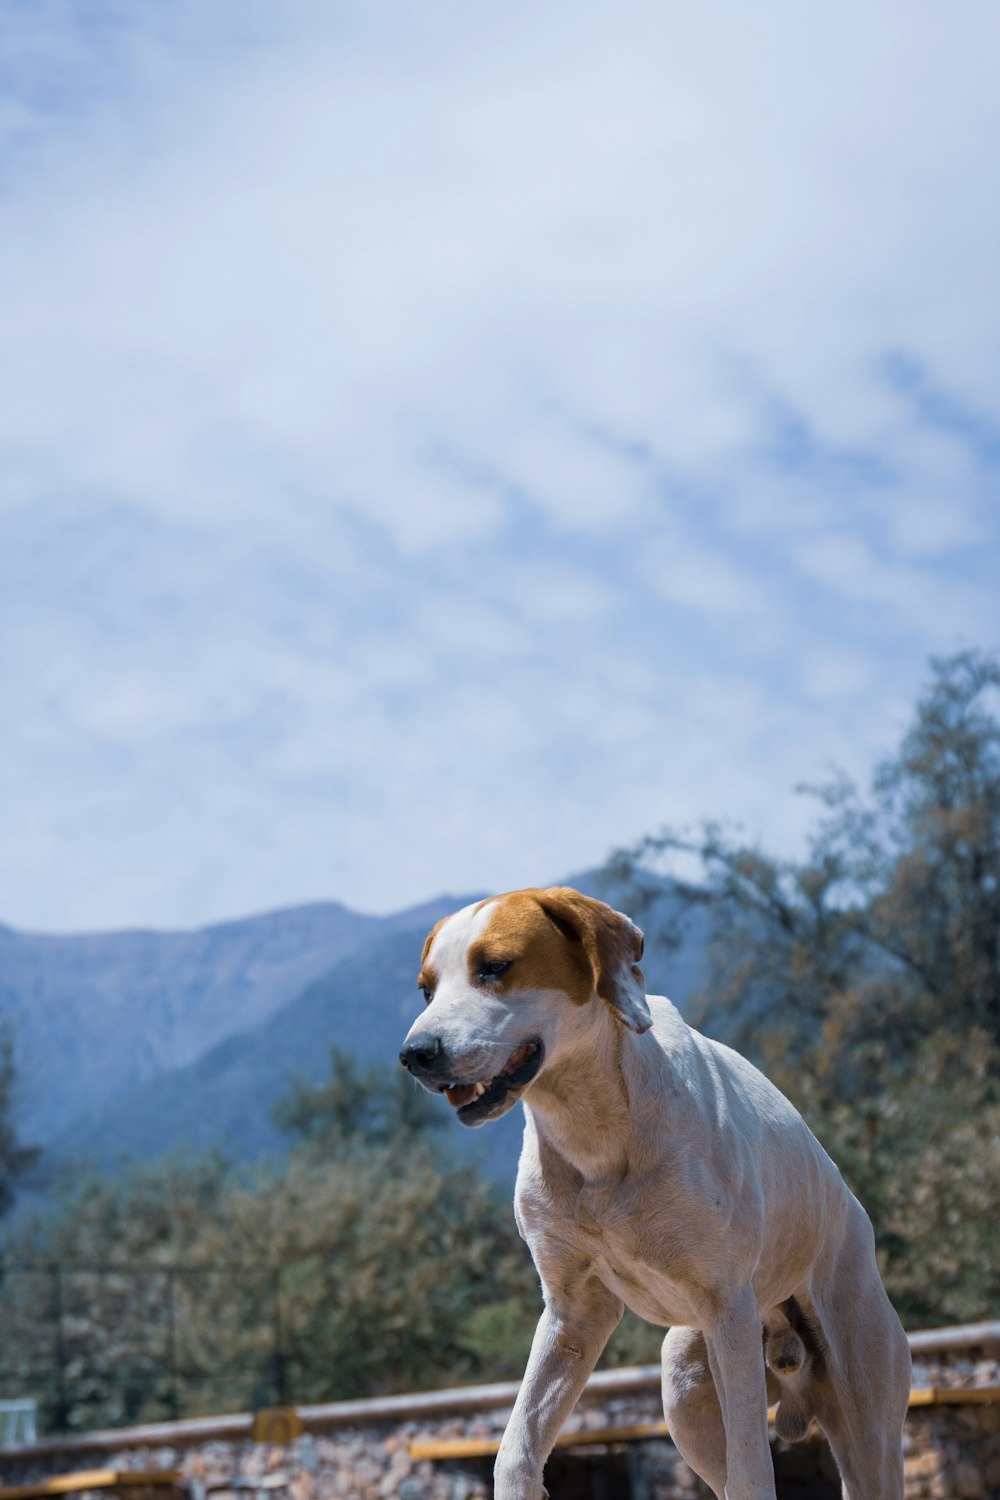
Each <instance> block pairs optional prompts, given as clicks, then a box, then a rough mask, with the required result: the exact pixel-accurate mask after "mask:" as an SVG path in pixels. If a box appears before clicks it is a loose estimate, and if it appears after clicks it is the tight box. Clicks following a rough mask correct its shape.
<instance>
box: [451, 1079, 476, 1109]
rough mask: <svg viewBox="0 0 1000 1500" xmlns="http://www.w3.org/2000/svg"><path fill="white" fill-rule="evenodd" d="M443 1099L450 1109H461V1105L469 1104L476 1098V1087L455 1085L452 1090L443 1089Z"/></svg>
mask: <svg viewBox="0 0 1000 1500" xmlns="http://www.w3.org/2000/svg"><path fill="white" fill-rule="evenodd" d="M445 1097H446V1098H447V1100H448V1103H449V1104H450V1105H451V1107H452V1109H461V1108H462V1105H463V1104H471V1103H472V1101H473V1099H474V1098H475V1097H476V1085H475V1084H474V1083H456V1085H455V1087H454V1088H453V1089H445Z"/></svg>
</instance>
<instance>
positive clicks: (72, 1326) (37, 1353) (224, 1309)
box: [0, 1261, 333, 1433]
mask: <svg viewBox="0 0 1000 1500" xmlns="http://www.w3.org/2000/svg"><path fill="white" fill-rule="evenodd" d="M289 1270H290V1268H289V1267H288V1266H287V1265H286V1266H279V1267H275V1266H262V1265H258V1266H255V1265H240V1266H231V1265H225V1266H218V1265H217V1266H201V1265H177V1264H170V1265H155V1266H125V1265H80V1264H70V1263H67V1262H65V1261H60V1262H45V1263H23V1262H22V1263H14V1264H9V1263H8V1264H0V1398H7V1399H16V1398H22V1399H25V1398H27V1399H32V1400H34V1401H35V1402H36V1404H37V1408H38V1421H39V1428H40V1430H41V1431H42V1432H49V1433H59V1432H69V1431H81V1430H84V1429H87V1428H90V1427H94V1426H97V1425H100V1426H117V1425H120V1424H128V1423H134V1422H143V1421H155V1420H170V1419H174V1418H177V1417H181V1416H191V1415H196V1414H199V1413H205V1412H213V1411H215V1412H218V1411H240V1410H247V1409H250V1408H253V1407H259V1406H265V1405H271V1404H284V1403H285V1402H288V1401H291V1400H293V1399H295V1392H294V1386H295V1384H296V1383H297V1382H296V1376H297V1375H298V1377H299V1381H298V1383H301V1377H302V1373H303V1365H304V1361H305V1362H306V1363H307V1362H308V1352H307V1351H304V1350H302V1349H291V1350H289V1349H288V1348H287V1347H286V1334H285V1329H284V1325H283V1317H282V1300H283V1295H284V1293H283V1285H282V1282H283V1277H284V1276H285V1275H286V1274H288V1272H289ZM332 1290H333V1289H332V1288H331V1291H332Z"/></svg>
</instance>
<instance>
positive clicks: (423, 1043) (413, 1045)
mask: <svg viewBox="0 0 1000 1500" xmlns="http://www.w3.org/2000/svg"><path fill="white" fill-rule="evenodd" d="M443 1052H444V1048H443V1047H442V1045H441V1038H440V1037H439V1036H432V1035H431V1033H430V1032H429V1031H419V1032H418V1033H417V1035H416V1036H415V1037H411V1038H410V1040H409V1041H408V1042H407V1044H406V1046H405V1047H404V1048H403V1050H402V1052H401V1053H400V1054H399V1060H400V1062H401V1063H402V1064H403V1067H404V1068H408V1069H409V1070H410V1072H411V1073H433V1072H434V1069H435V1068H436V1067H437V1065H438V1062H439V1060H440V1058H441V1054H442V1053H443Z"/></svg>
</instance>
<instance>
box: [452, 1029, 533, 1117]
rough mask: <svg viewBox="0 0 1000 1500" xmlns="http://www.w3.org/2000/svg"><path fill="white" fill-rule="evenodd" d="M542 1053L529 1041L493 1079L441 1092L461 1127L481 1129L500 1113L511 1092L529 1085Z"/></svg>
mask: <svg viewBox="0 0 1000 1500" xmlns="http://www.w3.org/2000/svg"><path fill="white" fill-rule="evenodd" d="M543 1051H544V1048H543V1047H542V1043H541V1041H540V1040H539V1039H538V1038H537V1037H533V1038H532V1040H531V1041H528V1042H522V1043H521V1045H520V1046H519V1047H515V1048H514V1051H513V1052H512V1053H511V1054H510V1056H509V1057H508V1059H507V1061H506V1062H505V1063H504V1065H503V1067H502V1068H501V1070H500V1072H499V1073H498V1074H497V1076H496V1077H495V1078H487V1079H483V1080H481V1081H480V1082H479V1083H453V1084H451V1085H450V1086H442V1090H441V1091H442V1093H443V1094H444V1095H445V1097H446V1098H447V1100H448V1103H449V1104H450V1105H451V1107H452V1109H454V1110H455V1111H456V1112H457V1114H458V1118H459V1119H460V1120H461V1122H462V1124H463V1125H482V1124H484V1123H485V1121H486V1120H490V1119H492V1118H493V1116H494V1115H496V1114H499V1113H500V1112H501V1111H502V1109H503V1107H504V1106H505V1105H506V1104H507V1101H508V1098H509V1096H510V1094H511V1093H512V1092H513V1091H514V1090H517V1089H523V1088H524V1087H525V1086H526V1085H527V1084H529V1083H530V1082H531V1080H532V1079H533V1078H534V1076H535V1074H536V1073H537V1072H538V1069H539V1068H540V1067H541V1065H542V1054H543ZM511 1102H513V1101H511Z"/></svg>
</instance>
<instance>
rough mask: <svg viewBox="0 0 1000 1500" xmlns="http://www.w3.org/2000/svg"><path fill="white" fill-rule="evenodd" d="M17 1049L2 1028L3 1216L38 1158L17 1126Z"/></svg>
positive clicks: (0, 1142)
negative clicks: (15, 1066)
mask: <svg viewBox="0 0 1000 1500" xmlns="http://www.w3.org/2000/svg"><path fill="white" fill-rule="evenodd" d="M14 1084H15V1072H14V1048H13V1045H12V1043H11V1039H10V1037H9V1035H8V1034H7V1033H6V1032H5V1031H3V1030H2V1029H0V1217H2V1216H3V1215H4V1214H5V1213H7V1211H8V1210H9V1209H10V1207H11V1205H12V1204H13V1202H14V1196H15V1192H16V1185H17V1182H18V1180H19V1179H20V1178H22V1177H23V1176H24V1175H25V1173H26V1172H27V1171H28V1169H29V1168H30V1167H32V1166H33V1165H34V1163H35V1161H37V1159H38V1151H37V1148H35V1147H34V1146H24V1145H22V1144H21V1141H20V1140H19V1138H18V1134H17V1129H16V1127H15V1124H14V1118H13V1115H14Z"/></svg>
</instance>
